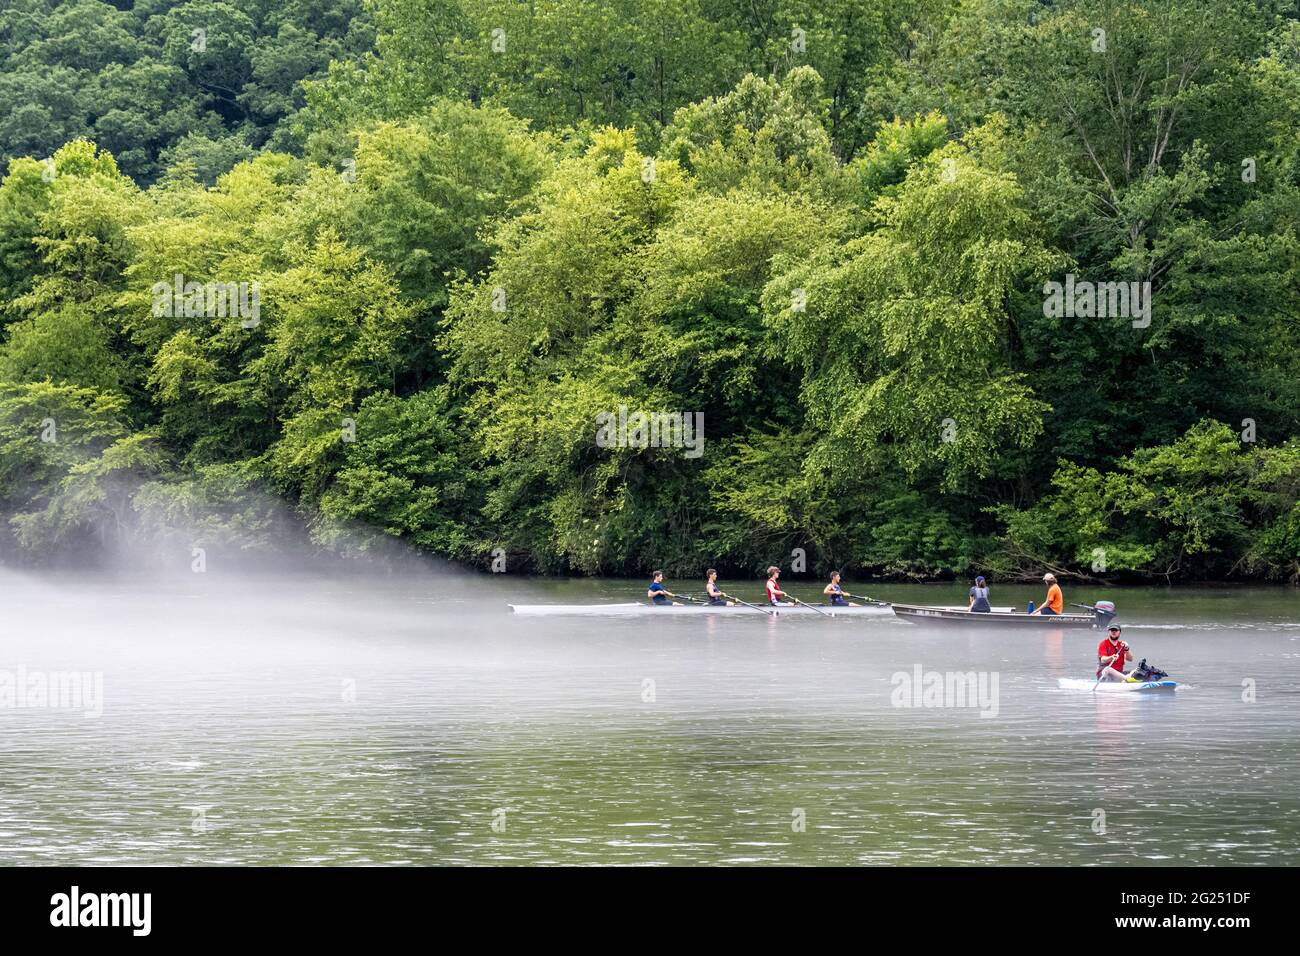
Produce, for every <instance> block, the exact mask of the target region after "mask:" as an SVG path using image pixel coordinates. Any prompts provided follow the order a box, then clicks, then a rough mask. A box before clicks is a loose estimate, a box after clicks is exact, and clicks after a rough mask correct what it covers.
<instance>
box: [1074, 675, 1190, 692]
mask: <svg viewBox="0 0 1300 956" xmlns="http://www.w3.org/2000/svg"><path fill="white" fill-rule="evenodd" d="M1057 683H1058V684H1060V686H1061V689H1062V690H1094V689H1095V690H1096V691H1097V693H1099V694H1101V693H1106V694H1131V693H1140V692H1142V691H1148V692H1156V693H1158V692H1160V691H1171V690H1177V688H1178V681H1174V680H1133V681H1128V680H1124V681H1120V680H1104V681H1100V682H1099V681H1098V680H1097V678H1095V677H1093V678H1087V679H1079V678H1075V677H1062V678H1061V679H1060V680H1059V681H1057Z"/></svg>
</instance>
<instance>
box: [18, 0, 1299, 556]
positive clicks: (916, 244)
mask: <svg viewBox="0 0 1300 956" xmlns="http://www.w3.org/2000/svg"><path fill="white" fill-rule="evenodd" d="M124 8H125V9H124ZM196 31H199V32H197V33H196ZM200 35H201V36H202V37H203V42H202V43H201V44H200V46H201V47H202V49H198V48H197V47H196V46H195V43H196V38H197V37H199V36H200ZM0 64H3V71H2V73H0V91H3V92H4V93H5V96H6V100H7V102H8V103H9V104H10V106H11V107H12V108H11V109H9V111H8V113H7V115H6V117H5V118H4V119H0V156H3V157H5V158H7V160H8V166H7V171H6V172H5V174H4V178H3V181H2V182H0V310H2V311H0V322H2V323H3V332H2V338H0V499H2V505H3V509H4V511H5V514H6V516H7V521H6V522H5V524H4V527H3V530H2V531H0V539H2V540H3V546H4V550H5V553H6V555H7V556H8V559H9V560H26V561H40V560H54V559H58V558H60V557H63V556H68V555H78V556H82V557H85V556H94V555H97V554H108V553H111V552H112V551H113V549H114V548H115V547H117V546H120V545H121V544H123V543H124V542H148V541H165V542H169V544H168V546H169V547H171V546H175V547H177V548H178V549H179V550H178V553H182V552H183V555H184V560H186V561H188V560H189V554H190V547H191V545H193V546H196V547H203V546H209V545H210V546H221V547H227V548H235V549H263V548H274V547H276V546H278V545H279V546H282V545H283V543H284V542H285V541H287V540H293V541H295V542H297V541H299V540H300V537H301V536H302V535H305V538H306V540H307V541H309V542H310V543H311V545H312V546H314V547H316V548H319V549H324V550H329V549H334V550H339V551H343V552H346V553H352V552H356V551H365V550H367V549H368V548H371V547H373V546H374V545H375V544H376V543H377V542H380V541H383V540H385V539H399V540H402V541H405V542H407V543H409V544H411V545H413V546H414V547H416V548H419V549H422V550H425V551H428V552H430V553H434V554H437V555H441V556H445V557H449V558H452V559H454V560H458V561H463V562H467V563H471V564H478V565H481V566H484V567H487V566H490V565H493V564H495V565H496V567H497V569H498V570H500V569H501V568H503V567H504V568H505V569H506V570H509V571H526V570H532V571H542V572H552V573H582V574H600V573H636V572H641V571H644V570H647V569H649V568H652V567H662V568H666V569H668V570H669V571H670V572H673V573H679V574H685V573H691V574H694V573H697V572H699V571H700V570H701V569H702V568H704V567H705V566H708V565H713V566H716V567H719V568H721V569H724V570H725V571H728V572H751V571H753V570H755V569H757V568H760V567H762V566H765V565H767V564H770V563H783V564H785V565H786V566H789V563H790V561H791V556H792V555H793V554H804V555H806V559H807V564H808V569H809V570H810V571H816V570H825V569H829V568H832V567H834V568H841V569H845V570H847V571H849V572H850V573H852V574H853V575H854V576H858V577H862V576H868V575H875V576H881V577H890V578H903V579H930V578H943V577H949V576H954V575H965V574H971V573H975V572H977V571H982V572H984V573H989V574H995V575H997V576H998V577H1001V578H1017V577H1026V576H1036V575H1040V574H1041V573H1042V571H1043V570H1044V569H1046V568H1051V569H1053V570H1055V571H1056V572H1057V573H1058V575H1066V576H1070V575H1075V576H1080V577H1092V578H1106V579H1115V580H1125V579H1128V580H1140V579H1147V580H1160V581H1177V580H1200V579H1225V580H1228V579H1233V580H1240V579H1256V580H1278V581H1285V580H1291V581H1294V580H1295V579H1296V576H1297V572H1298V570H1300V336H1298V335H1297V331H1298V322H1297V317H1298V316H1300V301H1298V300H1297V291H1298V288H1300V286H1298V281H1297V280H1298V278H1300V271H1298V270H1300V244H1298V241H1297V226H1298V225H1300V139H1297V137H1296V136H1295V130H1296V128H1297V126H1298V125H1300V23H1297V21H1296V10H1295V8H1294V5H1293V4H1290V3H1282V2H1273V0H1163V2H1158V3H1146V2H1102V0H1070V2H1059V3H1040V2H1034V0H902V2H899V0H829V2H828V0H821V2H818V3H811V2H804V0H763V2H759V3H750V2H744V3H739V2H734V0H650V2H645V0H641V2H637V3H631V2H626V0H602V2H595V0H539V2H536V3H533V4H527V5H525V4H518V3H515V2H513V0H482V2H475V3H469V2H462V0H374V2H370V3H364V4H363V3H360V2H356V0H296V2H290V3H270V2H266V0H225V2H208V0H191V2H187V3H173V2H170V0H152V2H150V3H147V4H146V3H136V4H134V5H131V4H123V3H118V4H110V3H105V2H101V0H72V2H60V0H17V2H15V3H12V4H9V5H7V7H6V10H5V11H4V12H3V13H0ZM1067 277H1069V279H1068V280H1067ZM1051 283H1058V284H1065V285H1066V287H1068V288H1071V289H1074V290H1079V289H1082V288H1084V284H1085V283H1094V284H1096V283H1110V284H1112V285H1110V286H1109V287H1108V288H1106V289H1105V291H1104V292H1103V294H1101V295H1098V296H1096V297H1095V298H1089V297H1088V296H1086V295H1084V294H1083V293H1082V292H1079V293H1078V294H1077V295H1076V296H1075V298H1074V299H1073V300H1072V301H1070V302H1069V303H1068V305H1067V307H1064V308H1062V307H1061V306H1060V301H1059V299H1058V300H1057V302H1056V303H1055V304H1053V303H1051V302H1049V298H1050V297H1049V293H1048V290H1049V288H1051V286H1050V284H1051ZM1119 283H1122V284H1123V286H1118V284H1119ZM227 289H228V290H229V291H230V296H229V301H227V300H226V299H223V298H222V294H223V293H222V290H227ZM1130 290H1131V294H1130ZM1144 299H1145V307H1143V306H1142V304H1141V303H1142V302H1143V301H1144ZM1120 306H1122V308H1119V307H1120ZM620 409H624V410H631V414H633V415H635V414H636V413H637V412H638V411H640V412H643V413H645V414H648V415H653V414H656V413H671V414H673V415H678V416H693V415H695V413H702V414H703V423H704V430H703V437H704V441H703V445H702V453H700V454H694V453H691V454H687V453H686V449H684V448H682V447H672V446H671V444H661V446H660V447H654V446H647V447H642V446H641V443H640V442H638V441H636V439H635V433H633V434H634V437H633V440H631V441H623V442H620V443H615V444H614V445H612V446H611V445H610V444H609V443H607V442H600V441H598V440H597V432H598V426H597V422H598V421H599V420H600V417H599V416H601V415H602V413H604V414H606V415H609V414H618V413H619V410H620ZM623 434H624V435H626V433H623ZM290 526H294V530H290ZM177 529H184V531H183V533H180V532H178V531H177ZM178 534H180V537H177V535H178ZM182 545H183V548H182V547H181V546H182Z"/></svg>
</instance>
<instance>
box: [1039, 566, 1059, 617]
mask: <svg viewBox="0 0 1300 956" xmlns="http://www.w3.org/2000/svg"><path fill="white" fill-rule="evenodd" d="M1043 581H1044V582H1046V584H1047V597H1045V598H1043V606H1042V607H1040V608H1036V609H1035V610H1034V613H1035V614H1061V613H1063V612H1064V611H1065V598H1064V597H1062V596H1061V586H1060V585H1059V584H1057V583H1056V575H1054V574H1052V572H1050V571H1049V572H1047V573H1046V574H1044V575H1043Z"/></svg>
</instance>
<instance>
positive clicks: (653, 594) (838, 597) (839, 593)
mask: <svg viewBox="0 0 1300 956" xmlns="http://www.w3.org/2000/svg"><path fill="white" fill-rule="evenodd" d="M780 577H781V569H780V568H778V567H776V566H775V565H773V566H772V567H770V568H768V569H767V584H766V586H765V595H766V603H767V604H768V605H769V606H770V607H795V606H796V605H800V604H805V602H803V601H801V600H799V599H798V598H797V597H795V596H794V595H792V594H787V593H786V592H785V591H782V590H781V588H780V586H779V585H778V583H777V582H778V580H779V579H780ZM980 580H981V581H982V580H984V579H983V578H980ZM822 593H823V594H825V595H826V602H827V604H829V605H830V606H831V607H862V605H861V604H852V603H850V602H849V598H855V599H857V600H860V601H866V602H867V603H868V604H879V603H881V602H879V601H872V600H871V598H869V597H860V596H859V595H856V594H850V593H849V592H848V591H845V590H844V588H843V587H841V586H840V572H838V571H833V572H832V573H831V579H830V583H829V584H827V585H826V587H825V588H823V589H822ZM704 594H705V600H704V601H703V602H700V601H698V599H697V598H693V597H691V596H689V595H685V594H674V593H673V592H672V591H669V590H668V589H667V588H666V587H664V573H663V572H662V571H655V572H654V574H653V576H652V578H651V581H650V587H649V588H647V589H646V592H645V596H646V597H647V598H649V599H650V603H651V604H657V605H660V606H668V605H677V606H678V607H680V606H681V602H682V601H695V602H696V603H703V604H712V605H715V606H719V607H724V606H725V607H735V606H736V605H738V604H745V603H746V602H745V601H742V600H740V599H739V598H734V597H732V596H731V595H729V594H726V593H724V592H723V590H722V589H721V588H719V587H718V572H717V571H716V570H714V569H713V568H709V570H708V571H706V572H705V573H704ZM805 606H806V607H812V605H807V604H805Z"/></svg>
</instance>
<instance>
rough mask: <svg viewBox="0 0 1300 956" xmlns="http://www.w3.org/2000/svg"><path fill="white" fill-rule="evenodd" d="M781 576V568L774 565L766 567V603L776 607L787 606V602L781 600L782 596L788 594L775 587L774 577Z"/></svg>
mask: <svg viewBox="0 0 1300 956" xmlns="http://www.w3.org/2000/svg"><path fill="white" fill-rule="evenodd" d="M780 576H781V569H780V568H778V567H777V566H776V565H772V567H770V568H768V569H767V603H768V604H774V605H776V606H778V607H787V606H788V604H785V603H783V602H782V600H781V599H782V598H784V597H787V596H788V595H787V594H786V593H785V592H784V591H782V590H781V589H780V588H779V587H777V584H776V579H777V578H779V577H780Z"/></svg>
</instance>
